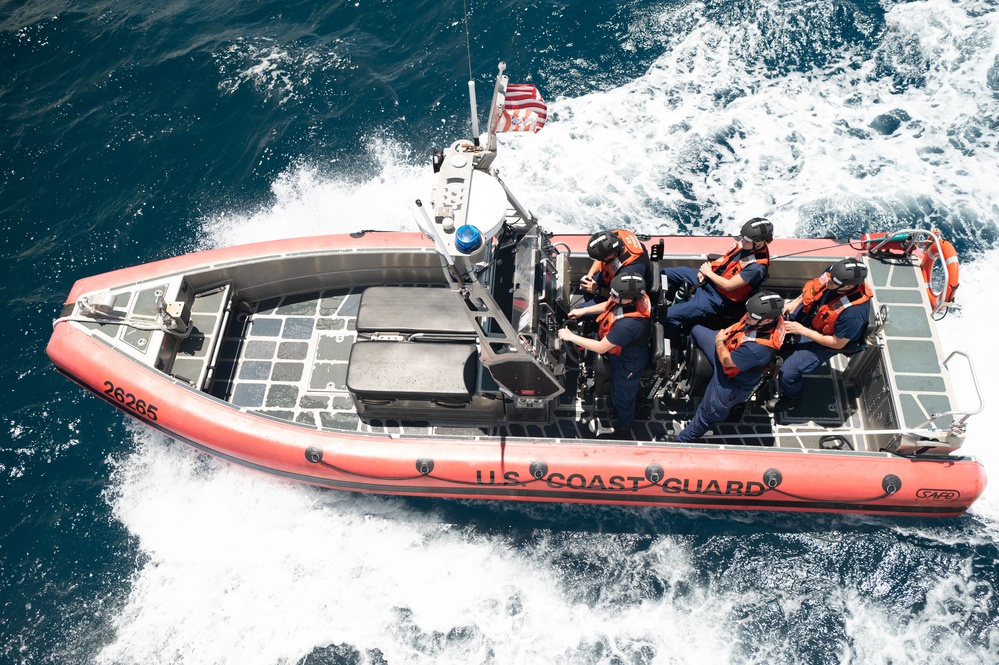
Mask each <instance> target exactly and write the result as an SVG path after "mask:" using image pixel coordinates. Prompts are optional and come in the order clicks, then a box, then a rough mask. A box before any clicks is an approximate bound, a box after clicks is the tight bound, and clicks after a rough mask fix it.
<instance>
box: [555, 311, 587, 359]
mask: <svg viewBox="0 0 999 665" xmlns="http://www.w3.org/2000/svg"><path fill="white" fill-rule="evenodd" d="M566 323H568V324H569V328H570V329H571V330H572V331H573V332H574V333H576V334H582V333H581V331H580V328H581V327H582V325H583V322H582V321H579V320H578V319H568V320H567V321H566ZM558 341H559V348H560V349H561V350H562V352H563V353H565V357H566V360H568V361H569V362H571V363H572V364H574V365H582V364H583V360H584V359H585V357H586V349H584V348H582V347H581V346H579V345H578V344H574V343H573V342H569V341H567V340H564V339H562V338H561V337H560V338H558Z"/></svg>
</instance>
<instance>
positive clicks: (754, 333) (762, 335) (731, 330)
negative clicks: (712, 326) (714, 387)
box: [715, 314, 785, 378]
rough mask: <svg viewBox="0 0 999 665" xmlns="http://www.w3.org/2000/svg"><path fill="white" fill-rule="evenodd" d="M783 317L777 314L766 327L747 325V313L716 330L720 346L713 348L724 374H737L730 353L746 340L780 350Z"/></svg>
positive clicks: (782, 337)
mask: <svg viewBox="0 0 999 665" xmlns="http://www.w3.org/2000/svg"><path fill="white" fill-rule="evenodd" d="M784 333H785V330H784V317H782V316H778V317H777V321H775V322H774V323H773V324H772V325H770V326H767V327H766V328H758V327H751V326H749V315H748V314H746V315H745V316H743V317H742V318H741V319H739V321H738V322H737V323H735V324H734V325H731V326H729V327H728V328H725V329H724V330H721V331H719V332H718V339H720V340H721V342H722V346H721V348H718V346H717V345H716V346H715V350H716V351H717V352H718V360H719V361H720V362H721V364H722V369H723V370H724V371H725V376H727V377H729V378H732V377H733V376H737V375H738V374H739V368H738V367H736V365H735V363H734V362H733V361H732V354H733V353H735V350H736V349H738V348H739V347H740V346H742V345H743V344H745V343H746V342H756V343H757V344H762V345H763V346H768V347H770V348H771V349H773V350H774V352H775V353H776V352H777V351H780V347H781V344H783V343H784Z"/></svg>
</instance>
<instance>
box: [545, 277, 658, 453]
mask: <svg viewBox="0 0 999 665" xmlns="http://www.w3.org/2000/svg"><path fill="white" fill-rule="evenodd" d="M588 315H596V316H597V339H593V338H590V337H583V336H582V335H577V334H576V333H574V332H572V331H570V330H569V329H568V328H562V329H561V330H559V331H558V336H559V339H561V340H564V341H566V342H571V343H573V344H578V345H579V346H581V347H583V348H584V349H587V350H589V351H593V352H594V353H599V354H601V355H605V357H606V358H607V360H608V361H609V362H610V366H611V404H613V405H614V411H615V412H616V413H617V426H616V427H615V428H614V432H613V434H611V436H612V437H613V438H618V439H633V438H634V435H633V434H632V432H631V424H632V422H633V421H634V420H635V403H636V401H637V397H638V390H639V388H640V386H641V382H642V372H643V371H644V370H645V367H646V365H648V364H649V332H650V329H651V327H652V319H651V316H652V304H651V303H650V302H649V297H648V296H647V295H646V294H645V279H644V278H643V277H642V276H641V275H637V274H635V273H630V272H628V273H623V274H619V275H617V276H616V277H614V279H613V280H611V283H610V297H609V298H608V300H607V301H606V302H602V303H596V304H594V305H590V306H587V307H579V308H576V309H573V310H571V311H570V312H569V318H571V319H578V318H581V317H584V316H588Z"/></svg>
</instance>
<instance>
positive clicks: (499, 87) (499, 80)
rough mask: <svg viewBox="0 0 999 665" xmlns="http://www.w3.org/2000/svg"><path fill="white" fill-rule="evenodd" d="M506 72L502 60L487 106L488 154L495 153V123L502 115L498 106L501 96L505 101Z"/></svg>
mask: <svg viewBox="0 0 999 665" xmlns="http://www.w3.org/2000/svg"><path fill="white" fill-rule="evenodd" d="M504 71H506V63H505V62H503V61H502V60H501V61H500V63H499V73H498V74H496V87H494V88H493V101H492V103H491V104H490V105H489V127H488V128H487V129H488V131H489V142H488V143H487V144H486V150H489V151H490V152H496V121H497V120H499V114H500V113H502V111H503V109H502V108H501V106H500V101H499V100H500V97H501V96H503V97H504V99H505V95H506V81H507V78H506V76H504V75H503V72H504Z"/></svg>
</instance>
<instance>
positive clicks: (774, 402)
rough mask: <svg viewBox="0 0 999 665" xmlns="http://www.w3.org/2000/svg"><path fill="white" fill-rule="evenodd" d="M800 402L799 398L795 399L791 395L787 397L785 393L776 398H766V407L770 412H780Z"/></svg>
mask: <svg viewBox="0 0 999 665" xmlns="http://www.w3.org/2000/svg"><path fill="white" fill-rule="evenodd" d="M799 404H801V399H795V398H793V397H788V396H787V395H781V396H780V398H778V399H771V400H767V403H766V405H765V406H766V409H767V411H769V412H770V413H780V412H781V411H787V410H788V409H793V408H794V407H796V406H798V405H799Z"/></svg>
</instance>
